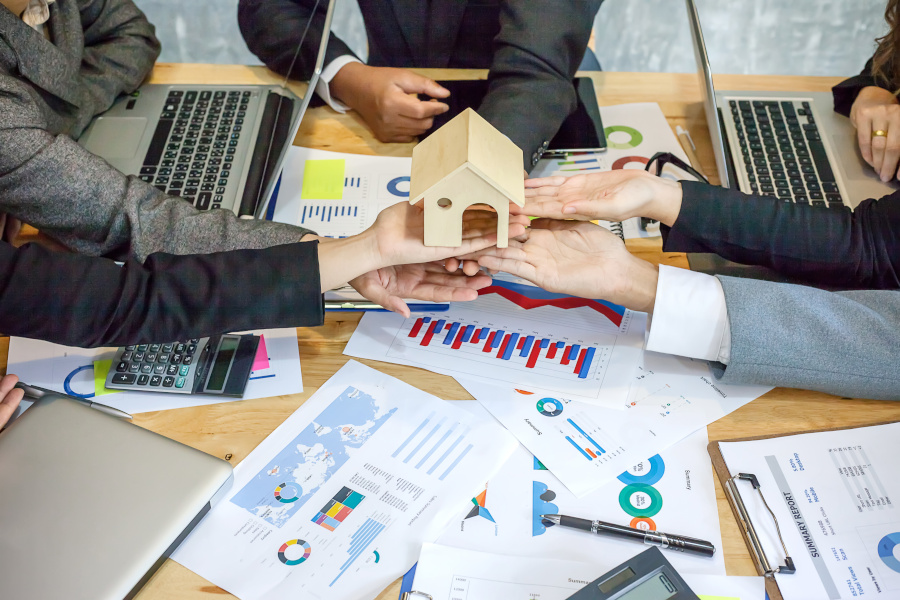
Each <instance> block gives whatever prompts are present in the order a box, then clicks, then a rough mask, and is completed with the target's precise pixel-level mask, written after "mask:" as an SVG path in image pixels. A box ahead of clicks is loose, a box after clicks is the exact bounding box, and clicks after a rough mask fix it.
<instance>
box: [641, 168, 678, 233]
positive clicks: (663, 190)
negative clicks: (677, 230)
mask: <svg viewBox="0 0 900 600" xmlns="http://www.w3.org/2000/svg"><path fill="white" fill-rule="evenodd" d="M683 197H684V191H683V189H682V187H681V183H680V182H678V181H671V180H668V179H663V178H662V177H657V178H656V181H655V183H654V190H653V199H652V200H651V201H650V205H649V207H648V210H647V213H648V214H647V216H648V217H650V218H651V219H655V220H657V221H659V222H660V223H662V224H663V225H668V226H669V227H671V226H672V225H674V224H675V221H676V220H678V214H679V213H680V212H681V201H682V199H683Z"/></svg>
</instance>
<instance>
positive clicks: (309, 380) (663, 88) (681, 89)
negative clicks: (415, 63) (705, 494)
mask: <svg viewBox="0 0 900 600" xmlns="http://www.w3.org/2000/svg"><path fill="white" fill-rule="evenodd" d="M420 72H421V73H423V74H425V75H428V76H430V77H433V78H435V79H466V78H483V77H485V76H486V72H485V71H459V70H442V71H435V70H421V71H420ZM586 75H590V76H591V77H592V78H593V79H594V82H595V87H596V90H597V97H598V99H599V101H600V104H602V105H610V104H623V103H627V102H657V103H659V105H660V106H661V107H662V110H663V113H664V114H665V115H666V118H667V119H668V121H669V124H670V125H671V126H672V128H673V129H674V127H675V126H676V125H681V126H682V127H684V128H686V129H687V130H688V131H690V133H691V135H692V137H693V139H694V142H695V144H696V145H697V155H698V157H699V159H700V162H701V166H702V168H703V170H704V171H705V172H706V173H708V174H714V173H715V172H716V169H715V161H714V159H713V154H712V148H711V144H710V138H709V133H708V131H707V128H706V119H705V116H704V111H703V106H702V104H701V96H700V88H699V85H698V78H697V76H696V75H695V74H671V73H590V74H587V73H586ZM152 81H153V82H155V83H218V84H231V83H280V78H279V77H277V76H276V75H275V74H273V73H271V72H270V71H268V70H266V69H264V68H262V67H245V66H221V65H175V64H162V65H158V66H157V67H156V68H155V70H154V71H153V75H152ZM715 81H716V85H717V86H718V87H721V88H722V89H743V90H805V91H828V90H830V88H831V86H832V85H834V84H835V83H837V82H838V81H839V79H837V78H832V77H786V76H775V77H772V76H766V77H755V76H754V77H751V76H740V75H723V76H717V77H716V78H715ZM291 86H292V87H294V86H297V89H298V90H302V89H303V88H304V87H305V86H303V84H293V83H292V84H291ZM296 143H297V144H300V145H304V146H309V147H315V148H320V149H323V150H333V151H337V152H351V153H357V154H380V155H386V156H409V155H410V154H411V152H412V147H413V144H382V143H380V142H378V141H375V140H374V138H373V137H372V135H371V134H370V133H369V131H368V129H367V127H366V126H365V125H364V124H363V122H362V120H361V119H360V118H359V117H358V116H357V115H355V114H352V113H350V114H346V115H339V114H337V113H335V112H334V111H332V110H331V109H328V108H324V107H323V108H316V109H313V110H310V111H309V113H308V114H307V117H306V118H305V119H304V122H303V126H302V127H301V129H300V132H299V134H298V136H297V140H296ZM628 246H629V248H630V249H631V250H632V251H633V252H634V253H635V254H637V255H639V256H641V257H642V258H645V259H647V260H650V261H651V262H655V263H663V264H668V265H675V266H682V267H686V266H687V261H686V259H685V257H684V255H683V254H678V253H663V252H662V251H661V246H660V241H659V240H658V239H655V240H640V241H636V240H632V241H629V243H628ZM361 317H362V315H361V313H350V314H339V315H335V314H329V315H328V316H327V317H326V318H325V324H324V325H322V326H321V327H315V328H306V329H298V342H299V346H300V359H301V362H302V365H303V384H304V389H305V391H304V393H303V394H298V395H294V396H283V397H276V398H267V399H261V400H249V401H242V402H233V403H226V404H216V405H211V406H203V407H195V408H185V409H181V410H169V411H162V412H157V413H144V414H140V415H138V416H137V417H136V418H135V420H134V421H135V423H137V424H139V425H141V426H143V427H146V428H148V429H151V430H153V431H157V432H159V433H161V434H163V435H166V436H168V437H170V438H173V439H176V440H179V441H181V442H184V443H186V444H188V445H191V446H194V447H195V448H199V449H201V450H203V451H205V452H208V453H210V454H213V455H215V456H220V457H226V456H230V457H231V459H230V460H231V462H232V463H233V464H237V463H238V462H240V461H241V460H243V459H244V457H246V456H247V454H249V453H250V452H251V451H252V450H253V448H255V447H256V445H257V444H259V442H261V441H262V440H263V439H264V438H265V437H266V436H267V435H269V433H270V432H271V431H272V430H273V429H275V427H277V426H278V425H279V424H280V423H281V422H282V421H284V420H285V419H286V418H287V417H288V416H289V415H290V414H291V413H292V412H293V411H294V410H296V409H297V407H299V406H300V405H301V404H303V402H304V401H305V400H306V399H307V398H309V396H310V395H312V394H313V393H314V392H315V391H316V390H317V389H318V387H319V386H320V385H322V383H324V382H325V380H327V379H328V378H329V377H330V376H331V375H333V374H334V373H335V371H337V370H338V368H340V367H341V366H342V365H343V364H344V363H345V362H346V361H347V360H348V358H347V357H345V356H343V355H342V354H341V352H342V351H343V348H344V345H345V344H346V342H347V340H348V339H349V338H350V335H351V334H352V333H353V330H354V329H355V327H356V325H357V323H358V322H359V320H360V318H361ZM8 349H9V341H8V339H2V340H0V363H2V364H5V363H6V357H7V354H8ZM362 362H364V363H366V364H368V365H369V366H372V367H374V368H376V369H379V370H380V371H383V372H385V373H388V374H389V375H393V376H395V377H398V378H400V379H402V380H404V381H406V382H407V383H410V384H412V385H415V386H416V387H418V388H420V389H422V390H424V391H426V392H428V393H431V394H434V395H436V396H438V397H442V398H469V397H470V396H469V394H468V393H467V392H466V391H465V390H464V389H463V388H462V387H461V386H460V385H459V384H457V383H456V382H455V381H454V380H453V379H452V378H450V377H447V376H444V375H437V374H434V373H430V372H428V371H423V370H421V369H416V368H412V367H404V366H398V365H391V364H387V363H380V362H376V361H365V360H364V361H362ZM887 420H900V403H894V402H879V401H871V400H852V399H849V398H837V397H834V396H829V395H827V394H821V393H817V392H809V391H802V390H793V389H781V388H779V389H775V390H773V391H771V392H769V393H768V394H766V395H765V396H763V397H761V398H759V399H757V400H755V401H753V402H751V403H750V404H748V405H746V406H744V407H743V408H741V409H739V410H737V411H735V412H733V413H732V414H730V415H728V416H727V417H725V418H723V419H720V420H719V421H717V422H715V423H713V424H711V425H710V426H709V438H710V440H720V439H728V438H734V437H744V436H751V435H763V434H777V433H789V432H795V431H802V430H809V429H820V428H825V427H834V426H852V425H865V424H871V423H876V422H879V421H887ZM716 497H717V500H718V509H719V522H720V524H721V528H722V540H723V545H724V548H723V550H724V552H725V565H726V568H727V571H728V574H730V575H755V574H756V570H755V568H754V566H753V562H752V561H751V559H750V556H749V554H748V551H747V549H746V547H745V546H744V542H743V540H742V538H741V535H740V532H739V531H738V528H737V525H736V523H735V521H734V518H733V517H732V514H731V511H730V509H729V507H728V503H727V501H726V500H725V497H724V495H723V492H722V488H721V486H719V483H718V480H717V481H716ZM398 590H399V582H395V583H394V584H392V585H391V586H389V587H388V588H387V589H386V590H385V591H384V592H383V593H382V594H381V595H379V596H378V598H379V600H394V599H396V598H397V596H398ZM225 596H229V594H228V593H227V592H225V591H224V590H222V589H220V588H218V587H217V586H215V585H212V584H210V583H209V582H207V581H206V580H205V579H203V578H201V577H199V576H197V575H195V574H194V573H192V572H191V571H188V570H187V569H185V568H184V567H182V566H181V565H179V564H177V563H175V562H173V561H171V560H170V561H167V562H166V564H165V565H163V567H162V568H161V569H160V570H159V572H158V573H157V574H156V575H155V576H154V577H153V579H151V581H150V582H149V583H148V584H147V586H146V587H145V588H144V589H143V590H142V592H141V593H140V594H139V598H140V600H151V599H156V598H166V599H182V598H222V597H225Z"/></svg>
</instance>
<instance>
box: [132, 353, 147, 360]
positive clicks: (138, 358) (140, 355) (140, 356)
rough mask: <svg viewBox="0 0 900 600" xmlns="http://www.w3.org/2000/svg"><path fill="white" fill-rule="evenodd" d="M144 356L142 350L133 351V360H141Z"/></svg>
mask: <svg viewBox="0 0 900 600" xmlns="http://www.w3.org/2000/svg"><path fill="white" fill-rule="evenodd" d="M144 356H145V354H144V353H143V352H135V353H134V360H136V361H137V362H143V360H144Z"/></svg>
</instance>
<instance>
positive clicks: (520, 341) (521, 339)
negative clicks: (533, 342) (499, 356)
mask: <svg viewBox="0 0 900 600" xmlns="http://www.w3.org/2000/svg"><path fill="white" fill-rule="evenodd" d="M524 345H525V338H523V337H520V338H519V343H518V344H516V350H521V349H522V347H523V346H524Z"/></svg>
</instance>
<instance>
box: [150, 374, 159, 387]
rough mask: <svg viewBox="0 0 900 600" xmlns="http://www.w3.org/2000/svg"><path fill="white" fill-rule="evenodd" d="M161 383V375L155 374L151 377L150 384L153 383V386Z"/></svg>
mask: <svg viewBox="0 0 900 600" xmlns="http://www.w3.org/2000/svg"><path fill="white" fill-rule="evenodd" d="M161 383H162V377H160V376H159V375H154V376H153V377H151V378H150V385H152V386H158V385H159V384H161Z"/></svg>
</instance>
